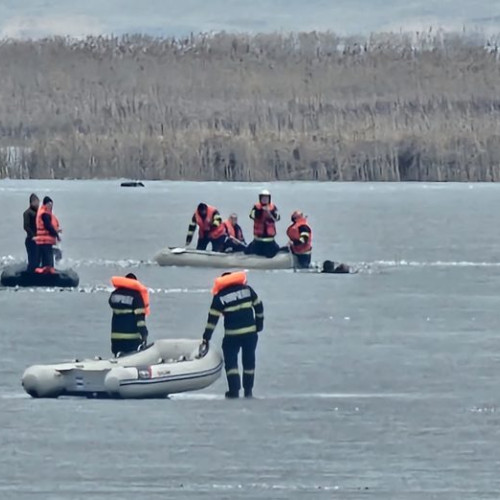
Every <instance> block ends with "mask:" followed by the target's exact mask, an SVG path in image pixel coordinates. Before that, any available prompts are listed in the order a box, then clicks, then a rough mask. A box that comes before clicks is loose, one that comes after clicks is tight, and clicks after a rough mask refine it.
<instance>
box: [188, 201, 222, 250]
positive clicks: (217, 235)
mask: <svg viewBox="0 0 500 500" xmlns="http://www.w3.org/2000/svg"><path fill="white" fill-rule="evenodd" d="M196 226H198V243H197V245H196V250H206V249H207V246H208V244H209V243H211V244H212V250H213V251H214V252H223V251H224V243H225V241H226V237H227V235H226V227H225V226H224V224H223V223H222V217H221V216H220V213H219V211H218V210H217V209H216V208H215V207H212V206H210V205H207V204H206V203H200V204H199V205H198V207H197V208H196V211H195V213H194V214H193V217H192V219H191V222H190V224H189V227H188V234H187V236H186V246H189V245H190V244H191V241H192V240H193V234H194V232H195V230H196Z"/></svg>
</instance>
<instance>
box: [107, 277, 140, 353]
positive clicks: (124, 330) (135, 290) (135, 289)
mask: <svg viewBox="0 0 500 500" xmlns="http://www.w3.org/2000/svg"><path fill="white" fill-rule="evenodd" d="M111 283H112V284H113V286H114V287H115V290H114V291H113V292H112V293H111V296H110V297H109V305H110V306H111V309H112V310H113V318H112V320H111V352H112V353H113V354H114V355H115V356H118V355H119V354H126V353H130V352H134V351H137V350H138V349H139V348H140V347H142V346H145V345H146V342H147V339H148V329H147V327H146V316H147V315H148V314H149V293H148V289H147V288H146V287H145V286H144V285H143V284H142V283H140V282H139V281H138V280H137V277H136V276H135V274H132V273H129V274H127V275H126V276H125V277H122V276H113V277H112V278H111Z"/></svg>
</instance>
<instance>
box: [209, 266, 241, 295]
mask: <svg viewBox="0 0 500 500" xmlns="http://www.w3.org/2000/svg"><path fill="white" fill-rule="evenodd" d="M246 284H247V273H246V272H245V271H237V272H234V273H231V274H226V275H225V276H219V277H218V278H215V281H214V286H213V288H212V294H213V295H217V294H218V293H219V292H220V291H221V290H224V288H227V287H228V286H233V285H246Z"/></svg>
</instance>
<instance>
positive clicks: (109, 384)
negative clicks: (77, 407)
mask: <svg viewBox="0 0 500 500" xmlns="http://www.w3.org/2000/svg"><path fill="white" fill-rule="evenodd" d="M222 365H223V360H222V353H221V351H220V350H219V349H217V348H215V347H213V346H210V348H209V349H208V351H206V352H200V341H199V340H189V339H160V340H157V341H156V342H154V343H153V344H151V345H150V346H148V347H146V348H145V349H143V350H141V351H138V352H136V353H133V354H129V355H126V356H122V357H118V358H114V359H100V358H95V359H84V360H82V361H79V360H73V361H71V362H66V363H60V364H54V365H34V366H31V367H29V368H27V369H26V371H25V372H24V374H23V377H22V385H23V387H24V390H25V391H26V392H27V393H28V394H29V395H31V396H32V397H35V398H57V397H59V396H83V397H88V398H161V397H166V396H168V395H169V394H175V393H179V392H187V391H196V390H199V389H203V388H204V387H207V386H209V385H211V384H213V383H214V382H215V381H216V380H217V379H218V378H219V377H220V374H221V370H222Z"/></svg>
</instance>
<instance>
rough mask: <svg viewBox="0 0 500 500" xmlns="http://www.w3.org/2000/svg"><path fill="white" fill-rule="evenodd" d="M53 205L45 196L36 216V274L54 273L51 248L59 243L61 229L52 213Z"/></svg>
mask: <svg viewBox="0 0 500 500" xmlns="http://www.w3.org/2000/svg"><path fill="white" fill-rule="evenodd" d="M53 205H54V202H53V201H52V199H51V198H49V197H48V196H45V197H44V199H43V202H42V206H41V207H39V209H38V212H37V214H36V236H35V241H36V244H37V245H38V252H39V256H40V266H41V267H37V268H36V269H35V272H37V273H55V269H54V250H53V246H54V245H55V244H56V242H58V241H61V237H60V233H62V229H60V228H59V221H58V220H57V217H56V216H55V215H54V213H53V212H52V209H53Z"/></svg>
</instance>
